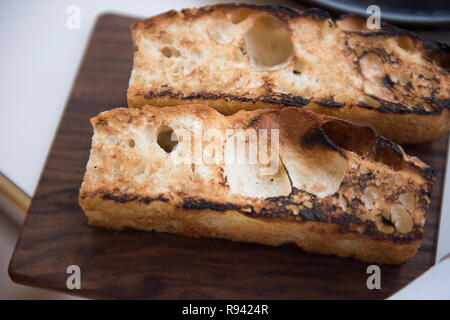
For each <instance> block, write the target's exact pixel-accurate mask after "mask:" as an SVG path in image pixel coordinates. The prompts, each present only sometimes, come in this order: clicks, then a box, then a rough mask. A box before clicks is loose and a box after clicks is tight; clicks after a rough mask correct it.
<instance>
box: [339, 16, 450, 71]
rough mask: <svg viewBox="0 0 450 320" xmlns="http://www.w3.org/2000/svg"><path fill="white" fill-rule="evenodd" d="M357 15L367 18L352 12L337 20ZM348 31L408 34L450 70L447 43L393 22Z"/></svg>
mask: <svg viewBox="0 0 450 320" xmlns="http://www.w3.org/2000/svg"><path fill="white" fill-rule="evenodd" d="M350 17H355V18H358V19H362V20H364V21H365V20H366V17H364V16H362V15H360V14H355V13H350V14H344V15H341V16H339V18H338V19H336V21H339V20H344V19H346V18H350ZM347 32H348V33H353V34H357V35H360V36H362V37H372V36H388V37H397V38H399V37H402V36H406V37H409V38H410V39H413V40H415V41H419V42H421V43H422V44H423V48H424V49H425V51H426V52H427V54H428V56H429V58H431V59H433V60H435V61H436V62H437V63H438V64H439V65H440V66H441V67H442V68H444V69H446V70H448V69H449V60H450V47H449V46H448V45H447V44H444V43H440V42H437V41H434V40H429V39H425V38H422V37H421V36H419V35H418V34H415V33H413V32H410V31H407V30H404V29H401V28H398V27H395V26H393V25H391V24H388V23H385V22H383V21H382V22H381V28H380V30H377V31H369V32H361V31H347Z"/></svg>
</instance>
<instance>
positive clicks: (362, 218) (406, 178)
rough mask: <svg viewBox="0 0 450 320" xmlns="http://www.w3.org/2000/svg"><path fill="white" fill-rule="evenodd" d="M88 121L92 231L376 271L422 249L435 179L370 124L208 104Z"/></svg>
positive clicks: (130, 111) (122, 111)
mask: <svg viewBox="0 0 450 320" xmlns="http://www.w3.org/2000/svg"><path fill="white" fill-rule="evenodd" d="M91 123H92V125H93V127H94V136H93V140H92V149H91V154H90V158H89V162H88V164H87V170H86V174H85V176H84V180H83V183H82V186H81V189H80V195H79V202H80V205H81V207H82V208H83V210H84V211H85V213H86V215H87V218H88V220H89V223H90V224H92V225H95V226H101V227H106V228H112V229H122V228H125V227H130V228H136V229H142V230H148V231H150V230H156V231H158V232H170V233H176V234H180V235H186V236H194V237H217V238H225V239H230V240H233V241H245V242H256V243H262V244H267V245H272V246H278V245H282V244H285V243H295V244H297V245H298V246H299V247H300V248H302V249H304V250H306V251H308V252H313V253H319V254H334V255H338V256H341V257H347V256H352V257H355V258H358V259H361V260H364V261H368V262H377V263H393V264H397V263H402V262H404V261H406V260H407V259H409V258H411V257H412V256H414V254H415V253H416V251H417V249H418V248H419V246H420V242H421V239H422V232H423V228H424V223H425V209H426V207H427V206H428V204H429V202H430V190H431V187H432V183H433V179H434V171H433V169H431V168H429V167H428V166H427V165H425V164H424V163H422V162H421V161H420V160H419V159H417V158H415V157H410V156H408V155H406V154H405V153H404V151H403V149H402V148H401V147H400V146H398V145H396V144H395V143H393V142H391V141H390V140H386V139H385V138H383V137H381V136H379V135H378V134H377V133H376V132H375V131H374V130H373V129H371V128H370V127H365V126H359V125H356V124H352V123H350V122H347V121H344V120H339V119H336V118H333V117H330V116H326V115H321V114H317V113H314V112H310V111H307V110H305V109H299V108H294V107H288V108H284V109H281V110H264V109H260V110H254V111H239V112H238V113H236V114H234V115H230V116H224V115H222V114H220V113H218V112H217V111H216V110H214V109H212V108H210V107H207V106H204V105H184V106H177V107H167V108H160V107H153V106H144V107H142V108H140V109H138V108H118V109H113V110H111V111H106V112H103V113H101V114H99V115H98V116H97V117H95V118H92V119H91ZM211 132H213V133H215V135H212V134H210V133H211ZM252 132H255V133H254V134H253V133H252ZM243 133H244V134H243ZM264 133H265V134H266V136H265V137H266V138H264ZM260 134H262V135H260ZM169 137H172V139H169ZM195 137H197V138H198V137H200V138H201V141H202V142H201V144H200V145H201V148H200V149H198V147H196V145H197V144H196V142H195V141H196V140H195ZM218 137H222V138H221V139H220V138H218ZM255 137H257V138H256V140H255ZM239 139H241V140H239ZM242 139H243V140H242ZM172 140H174V141H172ZM175 140H177V141H178V142H177V141H175ZM237 141H241V143H242V145H244V146H245V147H244V148H243V149H239V146H240V144H239V143H238V142H237ZM255 141H257V142H258V144H257V148H256V149H253V146H254V144H253V145H252V142H255ZM264 141H266V142H267V144H266V148H264V147H263V144H262V142H264ZM176 143H178V144H176ZM242 145H241V146H242ZM195 150H197V151H195ZM198 150H201V152H200V153H198ZM229 150H235V151H232V152H231V153H228V152H229ZM239 150H240V152H243V153H244V154H245V156H244V157H243V158H242V159H247V160H246V161H241V162H239V160H237V159H238V158H237V157H238V155H239ZM268 150H269V151H268ZM233 152H236V153H233ZM198 154H200V157H197V156H198ZM230 154H232V156H231V157H230V156H229V155H230ZM255 154H257V155H258V156H257V157H258V158H257V159H258V161H250V158H251V155H255ZM264 154H265V155H267V156H268V158H267V159H269V160H267V159H266V160H265V161H263V159H264ZM220 155H223V156H222V157H221V156H220ZM269 155H270V157H269ZM183 157H187V158H183ZM180 159H187V160H188V161H184V160H183V161H180ZM208 159H209V160H208ZM233 159H235V160H233ZM212 160H213V161H212ZM272 169H275V170H272Z"/></svg>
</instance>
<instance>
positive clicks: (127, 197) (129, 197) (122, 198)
mask: <svg viewBox="0 0 450 320" xmlns="http://www.w3.org/2000/svg"><path fill="white" fill-rule="evenodd" d="M83 196H84V197H86V195H83ZM101 198H102V199H103V200H112V201H115V202H119V203H126V202H130V201H135V200H137V201H139V202H143V203H145V204H150V203H151V202H153V201H162V202H169V199H168V198H165V197H163V196H162V195H159V196H157V197H148V196H146V197H142V196H139V195H134V194H128V193H124V194H120V195H115V194H114V193H109V192H107V193H103V194H102V195H101Z"/></svg>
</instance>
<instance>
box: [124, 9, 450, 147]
mask: <svg viewBox="0 0 450 320" xmlns="http://www.w3.org/2000/svg"><path fill="white" fill-rule="evenodd" d="M132 36H133V47H134V66H133V71H132V73H131V79H130V83H129V88H128V105H129V106H130V107H142V106H143V105H146V104H152V105H156V106H168V105H179V104H191V103H204V104H208V105H209V106H211V107H213V108H215V109H217V110H218V111H219V112H221V113H223V114H232V113H235V112H236V111H239V110H241V109H245V110H253V109H260V108H282V107H285V106H295V107H303V108H305V109H310V110H314V111H316V112H319V113H323V114H328V115H333V116H336V117H339V118H342V119H348V120H353V121H356V122H360V123H363V124H367V125H370V126H372V127H374V128H375V129H377V130H378V131H379V132H380V133H381V134H382V135H384V136H386V137H388V138H390V139H392V140H394V141H396V142H398V143H419V142H424V141H429V140H433V139H436V138H439V137H441V136H442V135H444V134H445V133H446V132H447V131H448V130H449V127H450V110H449V108H450V99H449V98H450V96H449V88H450V78H449V73H448V71H447V69H446V68H448V67H449V61H450V50H449V47H448V46H446V45H443V44H438V43H435V42H432V41H424V40H421V39H420V38H419V37H418V36H416V35H414V34H412V33H409V32H406V31H404V30H401V29H397V28H395V27H393V26H390V25H384V24H383V25H382V28H381V29H380V30H378V31H377V30H375V31H374V30H369V29H367V27H366V20H365V18H362V17H358V16H347V17H345V18H342V19H338V20H334V19H332V18H330V16H329V15H328V14H327V13H326V12H325V11H321V10H318V9H308V10H305V11H298V10H295V9H290V8H285V7H279V6H273V7H272V6H264V7H261V6H253V5H216V6H207V7H202V8H199V9H186V10H182V11H180V12H177V11H169V12H167V13H164V14H161V15H158V16H155V17H152V18H149V19H145V20H142V21H139V22H136V23H134V24H133V25H132Z"/></svg>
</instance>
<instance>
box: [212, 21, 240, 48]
mask: <svg viewBox="0 0 450 320" xmlns="http://www.w3.org/2000/svg"><path fill="white" fill-rule="evenodd" d="M208 34H209V35H210V37H211V38H213V39H214V40H215V41H216V42H217V43H220V44H228V43H230V42H231V41H232V40H233V38H234V33H233V30H232V29H231V24H230V23H229V22H227V23H221V24H213V25H211V26H209V27H208Z"/></svg>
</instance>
